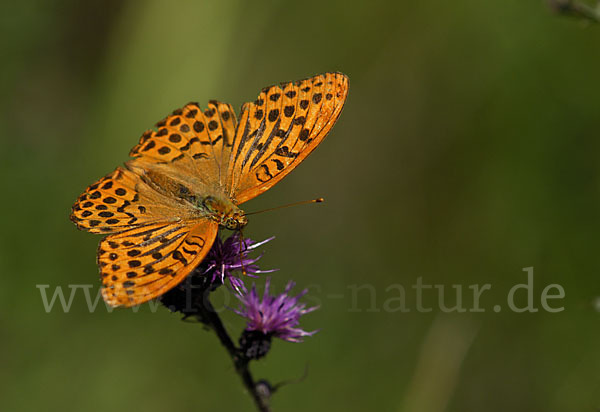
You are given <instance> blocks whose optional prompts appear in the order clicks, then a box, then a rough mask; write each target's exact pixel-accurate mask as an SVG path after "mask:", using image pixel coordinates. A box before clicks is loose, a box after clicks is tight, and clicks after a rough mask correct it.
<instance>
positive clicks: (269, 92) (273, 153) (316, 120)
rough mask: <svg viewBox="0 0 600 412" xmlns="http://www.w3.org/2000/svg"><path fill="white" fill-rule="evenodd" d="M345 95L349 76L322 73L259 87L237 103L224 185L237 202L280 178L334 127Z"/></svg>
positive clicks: (260, 191)
mask: <svg viewBox="0 0 600 412" xmlns="http://www.w3.org/2000/svg"><path fill="white" fill-rule="evenodd" d="M347 94H348V78H347V77H346V76H345V75H343V74H341V73H326V74H322V75H318V76H315V77H312V78H309V79H306V80H301V81H298V82H289V83H282V84H281V85H279V86H271V87H267V88H265V89H263V91H262V92H261V93H260V95H259V96H258V98H257V99H256V100H255V101H254V102H253V103H246V104H245V105H244V106H243V107H242V111H241V114H240V121H239V124H238V127H237V129H236V134H235V138H234V144H233V148H232V151H231V157H230V161H229V168H228V173H227V184H228V187H229V190H230V196H231V198H232V199H234V200H235V201H236V203H237V204H241V203H244V202H245V201H247V200H249V199H252V198H254V197H256V196H258V195H259V194H261V193H262V192H264V191H265V190H268V189H269V188H270V187H272V186H273V185H274V184H275V183H277V182H278V181H279V180H281V179H282V178H283V177H285V176H286V175H287V174H288V173H289V172H290V171H291V170H293V169H294V168H295V167H296V166H297V165H298V164H299V163H300V162H301V161H302V160H304V158H305V157H306V156H308V154H310V152H312V150H313V149H314V148H315V147H316V146H317V145H318V144H319V143H320V142H321V141H322V140H323V138H324V137H325V136H326V135H327V133H328V132H329V130H330V129H331V128H332V127H333V125H334V123H335V122H336V120H337V118H338V117H339V115H340V113H341V110H342V108H343V105H344V102H345V100H346V96H347Z"/></svg>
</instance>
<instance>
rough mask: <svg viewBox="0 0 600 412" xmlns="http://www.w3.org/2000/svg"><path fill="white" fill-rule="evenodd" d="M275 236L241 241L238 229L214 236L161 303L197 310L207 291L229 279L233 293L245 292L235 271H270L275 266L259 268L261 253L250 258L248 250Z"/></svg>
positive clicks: (191, 311) (185, 311)
mask: <svg viewBox="0 0 600 412" xmlns="http://www.w3.org/2000/svg"><path fill="white" fill-rule="evenodd" d="M273 239H274V237H270V238H269V239H266V240H263V241H262V242H255V241H253V240H251V239H244V240H243V241H242V242H240V234H239V233H238V232H236V233H234V234H233V235H231V236H229V237H228V238H227V239H225V240H222V239H221V237H220V236H217V238H216V239H215V242H214V243H213V245H212V247H211V249H210V251H209V252H208V254H207V255H206V257H205V258H204V260H203V261H202V262H201V263H200V265H199V266H198V267H197V268H196V269H194V271H193V272H192V273H191V274H190V275H189V276H188V277H187V278H186V280H185V281H183V282H181V283H180V284H179V285H177V286H176V287H174V288H173V289H171V290H169V291H168V292H166V293H165V294H163V295H162V296H161V298H160V300H161V302H162V304H163V305H164V306H166V307H167V308H168V309H169V310H170V311H172V312H181V313H183V314H184V315H186V316H191V315H195V314H197V313H198V311H197V308H196V307H195V306H196V305H198V304H201V303H202V302H204V299H206V292H207V291H214V290H215V289H217V288H218V287H219V286H221V285H223V284H224V283H225V279H228V280H229V284H230V285H231V287H232V288H233V289H234V290H235V291H236V293H234V294H242V293H245V292H246V288H245V286H244V282H243V281H242V279H240V277H238V276H237V274H236V273H235V272H236V271H237V272H238V273H239V274H240V275H241V273H242V272H243V271H244V270H245V271H246V274H247V275H248V276H252V277H257V276H256V274H258V273H270V272H274V270H260V269H259V268H258V266H257V265H256V262H258V260H259V259H260V258H261V256H262V255H259V256H257V257H254V258H251V257H249V254H250V253H251V252H253V251H254V250H255V249H256V248H258V247H259V246H261V245H264V244H265V243H267V242H269V241H271V240H273Z"/></svg>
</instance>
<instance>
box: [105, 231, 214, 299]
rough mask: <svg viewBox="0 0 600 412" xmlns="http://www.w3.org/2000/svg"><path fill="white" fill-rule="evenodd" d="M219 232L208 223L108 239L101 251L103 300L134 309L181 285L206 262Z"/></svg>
mask: <svg viewBox="0 0 600 412" xmlns="http://www.w3.org/2000/svg"><path fill="white" fill-rule="evenodd" d="M217 231H218V225H217V223H215V222H213V221H210V220H202V221H200V223H197V224H195V225H193V226H191V225H189V223H188V224H185V223H181V224H177V223H170V224H160V223H158V224H150V225H147V226H141V227H138V228H135V229H131V230H128V231H126V232H122V233H117V234H113V235H110V236H107V237H106V238H104V239H103V240H102V241H101V242H100V247H99V248H98V266H100V273H101V276H102V284H103V286H104V289H102V296H103V297H104V300H105V301H106V302H107V303H108V304H109V305H111V306H134V305H139V304H141V303H144V302H146V301H148V300H151V299H153V298H156V297H158V296H160V295H162V294H164V293H165V292H167V291H168V290H170V289H171V288H173V287H175V286H176V285H178V284H179V283H180V282H181V281H182V280H183V279H185V277H186V276H187V275H188V274H190V272H191V271H192V270H194V268H195V267H196V266H197V265H198V264H199V263H200V262H201V261H202V259H204V257H205V256H206V254H207V253H208V251H209V250H210V248H211V246H212V244H213V242H214V240H215V238H216V236H217Z"/></svg>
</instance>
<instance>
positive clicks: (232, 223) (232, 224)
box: [225, 217, 240, 230]
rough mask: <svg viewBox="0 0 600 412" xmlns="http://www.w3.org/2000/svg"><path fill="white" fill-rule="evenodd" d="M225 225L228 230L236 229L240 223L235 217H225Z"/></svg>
mask: <svg viewBox="0 0 600 412" xmlns="http://www.w3.org/2000/svg"><path fill="white" fill-rule="evenodd" d="M225 227H226V228H227V229H229V230H237V229H239V228H240V224H239V222H238V221H237V220H236V219H235V218H233V217H228V218H227V219H225Z"/></svg>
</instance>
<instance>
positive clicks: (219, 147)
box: [129, 101, 236, 187]
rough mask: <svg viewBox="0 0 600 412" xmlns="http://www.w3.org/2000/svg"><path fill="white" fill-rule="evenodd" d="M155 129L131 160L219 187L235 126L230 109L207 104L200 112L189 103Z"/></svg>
mask: <svg viewBox="0 0 600 412" xmlns="http://www.w3.org/2000/svg"><path fill="white" fill-rule="evenodd" d="M156 126H157V129H158V130H156V131H153V130H148V131H146V132H145V133H144V134H143V135H142V137H141V138H140V142H139V143H138V144H137V145H136V146H135V147H134V148H133V149H131V152H130V153H129V155H130V156H131V157H133V158H139V159H140V160H141V161H142V162H144V163H158V164H170V165H172V167H173V168H174V169H178V170H181V171H184V172H185V173H186V174H188V175H190V176H195V177H196V178H197V179H200V180H202V181H204V183H205V184H207V185H212V186H219V187H220V186H221V181H222V180H223V178H224V175H225V170H224V169H226V166H224V165H223V163H224V162H226V160H227V159H228V158H229V153H230V151H231V146H232V141H233V136H234V133H235V126H236V119H235V114H234V112H233V110H232V108H231V106H230V105H228V104H225V103H220V102H217V101H211V102H209V104H208V107H207V108H206V109H205V110H202V109H201V108H200V107H199V106H198V104H197V103H189V104H187V105H186V106H185V107H184V108H183V109H178V110H175V111H174V112H173V114H172V115H171V116H169V117H167V118H165V119H163V120H162V121H160V122H158V123H157V125H156ZM221 170H223V172H221Z"/></svg>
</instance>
